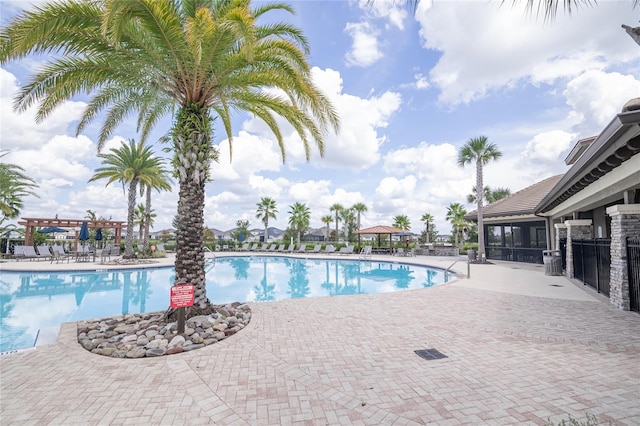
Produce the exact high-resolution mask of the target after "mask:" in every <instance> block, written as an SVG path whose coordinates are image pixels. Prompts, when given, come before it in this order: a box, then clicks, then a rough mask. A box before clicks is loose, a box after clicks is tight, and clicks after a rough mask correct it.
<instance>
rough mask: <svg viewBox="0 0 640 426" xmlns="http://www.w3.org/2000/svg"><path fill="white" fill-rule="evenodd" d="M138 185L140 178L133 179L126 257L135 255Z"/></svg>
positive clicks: (128, 214) (128, 215)
mask: <svg viewBox="0 0 640 426" xmlns="http://www.w3.org/2000/svg"><path fill="white" fill-rule="evenodd" d="M137 186H138V179H133V180H132V181H131V183H130V184H129V194H128V195H129V206H128V207H127V238H125V240H124V241H125V243H124V256H123V257H124V258H127V259H130V258H132V257H133V234H134V232H135V231H134V230H133V212H134V210H135V208H136V187H137Z"/></svg>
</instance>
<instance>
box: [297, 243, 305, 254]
mask: <svg viewBox="0 0 640 426" xmlns="http://www.w3.org/2000/svg"><path fill="white" fill-rule="evenodd" d="M306 252H307V245H306V244H300V247H298V253H306Z"/></svg>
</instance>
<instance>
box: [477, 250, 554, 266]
mask: <svg viewBox="0 0 640 426" xmlns="http://www.w3.org/2000/svg"><path fill="white" fill-rule="evenodd" d="M542 250H543V248H530V247H527V248H524V247H495V246H489V247H487V248H486V251H487V259H494V260H508V261H512V262H525V263H542Z"/></svg>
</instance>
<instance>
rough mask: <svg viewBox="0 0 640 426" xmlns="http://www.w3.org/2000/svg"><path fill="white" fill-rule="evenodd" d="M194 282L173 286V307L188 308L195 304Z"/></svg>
mask: <svg viewBox="0 0 640 426" xmlns="http://www.w3.org/2000/svg"><path fill="white" fill-rule="evenodd" d="M194 289H195V286H194V285H193V284H180V285H174V286H173V287H171V304H170V306H171V307H172V308H187V307H189V306H193V299H194Z"/></svg>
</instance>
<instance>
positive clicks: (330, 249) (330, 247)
mask: <svg viewBox="0 0 640 426" xmlns="http://www.w3.org/2000/svg"><path fill="white" fill-rule="evenodd" d="M335 252H336V248H335V247H334V246H333V245H331V244H327V246H326V247H325V248H324V251H323V252H322V253H324V254H332V253H335Z"/></svg>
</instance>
